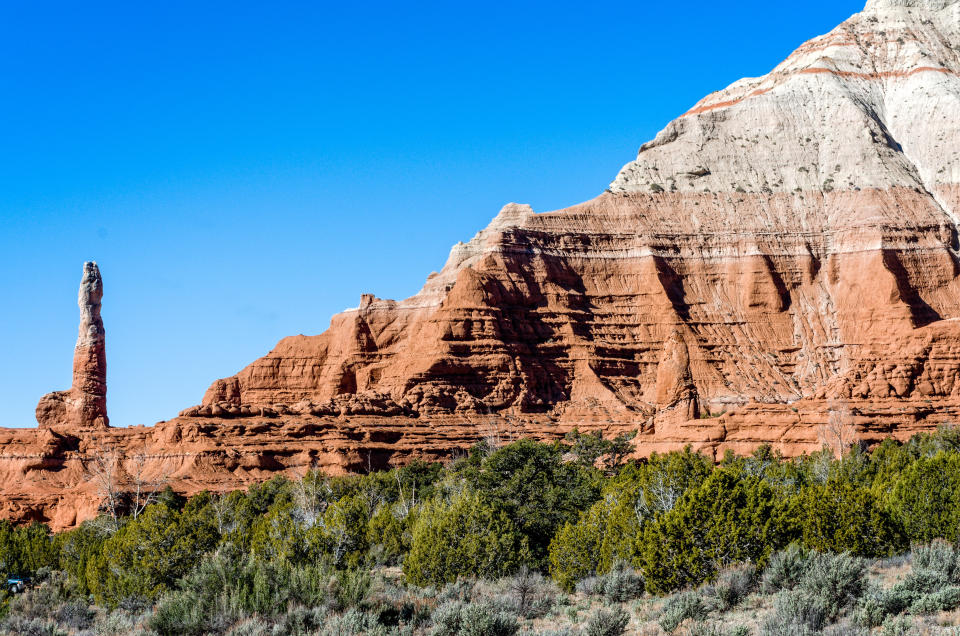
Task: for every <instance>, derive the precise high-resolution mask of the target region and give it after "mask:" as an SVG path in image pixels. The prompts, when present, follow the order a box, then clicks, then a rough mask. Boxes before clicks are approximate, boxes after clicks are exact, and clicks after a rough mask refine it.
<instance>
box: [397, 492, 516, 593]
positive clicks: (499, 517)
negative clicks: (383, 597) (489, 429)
mask: <svg viewBox="0 0 960 636" xmlns="http://www.w3.org/2000/svg"><path fill="white" fill-rule="evenodd" d="M530 558H531V557H530V550H529V547H528V544H527V538H526V537H525V536H524V535H523V534H522V533H521V532H520V531H519V530H518V529H517V527H516V525H514V523H513V522H512V521H511V520H510V519H509V518H508V517H507V515H506V514H505V513H503V512H498V511H496V510H495V509H494V508H493V507H492V506H491V505H490V504H488V503H487V501H486V500H485V499H484V498H481V497H480V496H479V495H476V494H470V493H464V494H462V495H460V496H458V497H457V498H456V499H454V500H453V501H452V502H451V503H449V504H446V503H444V502H442V501H434V502H431V503H428V504H426V505H425V506H424V508H423V510H422V511H421V513H420V515H419V518H418V519H417V522H416V524H415V525H414V528H413V541H412V544H411V548H410V553H409V554H408V555H407V558H406V559H404V562H403V573H404V574H405V575H406V577H407V579H408V580H409V581H410V582H411V583H414V584H415V585H431V584H432V585H438V584H442V583H446V582H450V581H455V580H456V579H457V578H458V577H460V576H465V575H471V576H477V577H481V578H499V577H502V576H505V575H508V574H511V573H513V572H515V571H517V569H519V568H520V566H521V565H523V564H524V563H527V562H529V561H530Z"/></svg>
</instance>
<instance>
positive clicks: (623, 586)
mask: <svg viewBox="0 0 960 636" xmlns="http://www.w3.org/2000/svg"><path fill="white" fill-rule="evenodd" d="M576 589H577V591H579V592H581V593H583V594H586V595H588V596H603V597H604V598H605V599H606V600H607V601H608V602H610V603H624V602H626V601H631V600H633V599H635V598H640V596H642V595H643V577H642V576H640V575H639V574H638V573H637V572H636V571H635V570H634V569H633V568H631V567H630V566H629V564H627V563H624V562H622V561H621V562H619V563H617V565H616V566H615V567H614V568H613V569H612V570H610V571H609V572H607V573H606V574H604V575H601V576H591V577H588V578H586V579H583V580H582V581H580V582H578V583H577V588H576Z"/></svg>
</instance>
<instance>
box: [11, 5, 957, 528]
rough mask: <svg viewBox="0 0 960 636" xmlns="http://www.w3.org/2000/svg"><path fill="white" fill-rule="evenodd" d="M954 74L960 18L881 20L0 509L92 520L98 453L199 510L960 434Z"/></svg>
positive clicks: (736, 95) (516, 216)
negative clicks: (304, 486) (580, 438)
mask: <svg viewBox="0 0 960 636" xmlns="http://www.w3.org/2000/svg"><path fill="white" fill-rule="evenodd" d="M958 72H960V1H958V0H871V1H870V2H869V3H868V5H867V8H866V9H865V10H864V11H863V12H862V13H859V14H857V15H855V16H853V17H851V18H850V19H849V20H847V21H846V22H844V23H843V24H841V25H840V26H839V27H837V28H836V29H834V30H833V31H832V32H830V33H829V34H827V35H824V36H821V37H819V38H815V39H814V40H811V41H810V42H808V43H806V44H804V45H803V46H801V47H800V48H799V49H798V50H797V51H796V52H794V53H793V54H792V55H791V56H790V57H789V58H788V59H787V60H786V61H784V62H783V63H782V64H780V65H779V66H778V67H777V68H776V69H774V70H773V71H772V72H771V73H770V74H768V75H766V76H764V77H762V78H756V79H745V80H741V81H739V82H737V83H735V84H733V85H732V86H730V87H728V88H727V89H725V90H723V91H720V92H718V93H714V94H712V95H710V96H708V97H706V98H705V99H704V100H702V101H701V102H700V103H699V104H697V105H696V106H695V107H694V108H692V109H691V110H690V111H689V112H687V113H686V114H684V115H683V116H681V117H680V118H679V119H677V120H675V121H674V122H672V123H671V124H670V125H669V126H667V128H666V129H664V131H663V132H661V133H660V134H659V135H658V136H657V138H656V139H655V140H653V141H652V142H650V143H648V144H645V145H644V146H643V147H642V148H641V149H640V152H639V154H638V156H637V158H636V159H635V160H634V161H632V162H631V163H629V164H627V165H626V166H624V168H623V169H622V170H621V171H620V173H619V174H618V175H617V177H616V179H615V180H614V181H613V183H612V184H611V186H610V188H609V190H608V191H607V192H606V193H604V194H602V195H601V196H599V197H597V198H596V199H594V200H592V201H588V202H586V203H583V204H581V205H577V206H574V207H571V208H567V209H564V210H558V211H553V212H545V213H540V214H535V213H534V212H533V211H532V210H531V209H530V208H529V207H527V206H522V205H513V204H511V205H508V206H506V207H505V208H504V209H503V210H501V212H500V213H499V214H498V215H497V217H496V218H495V219H494V220H493V222H492V223H491V224H490V225H489V226H488V227H487V228H486V229H484V230H483V231H481V232H480V233H478V234H477V235H476V236H475V237H474V238H473V239H472V240H470V241H469V242H468V243H465V244H458V245H457V246H455V247H454V248H453V250H452V252H451V254H450V258H449V260H448V262H447V264H446V266H445V267H444V268H443V270H442V271H441V272H440V273H439V274H436V275H432V276H431V277H430V278H429V279H428V280H427V282H426V284H425V285H424V287H423V289H422V291H421V292H420V293H419V294H417V295H416V296H414V297H412V298H409V299H407V300H404V301H400V302H395V301H388V300H380V299H376V298H373V297H372V296H369V295H365V296H363V297H362V298H361V302H360V305H359V307H357V308H356V309H353V310H350V311H347V312H344V313H342V314H340V315H338V316H335V317H334V318H333V321H332V323H331V325H330V328H329V329H328V330H327V331H326V332H324V333H323V334H321V335H318V336H294V337H290V338H286V339H284V340H282V341H281V342H280V343H278V344H277V346H276V347H275V348H274V350H273V351H271V352H270V353H269V354H268V355H266V356H265V357H263V358H261V359H259V360H256V361H254V362H253V363H251V364H250V365H249V366H248V367H246V368H245V369H243V370H242V371H240V372H239V373H238V374H237V375H235V376H232V377H230V378H225V379H223V380H218V381H216V382H215V383H214V384H213V385H212V386H211V387H210V388H209V389H208V391H207V393H206V395H205V396H204V398H203V402H202V404H201V405H200V406H197V407H192V408H189V409H186V410H185V411H184V412H183V413H181V416H180V417H178V418H176V419H175V420H172V421H170V422H165V423H161V424H158V425H157V426H156V427H151V428H136V429H108V430H105V431H101V432H100V433H98V437H97V438H96V440H95V439H94V438H93V437H92V434H90V433H88V432H83V431H81V430H79V429H77V428H76V427H72V426H71V422H69V421H67V420H63V419H61V420H59V421H60V422H62V424H58V425H52V426H49V427H48V429H49V430H45V431H40V432H37V431H7V432H3V433H2V435H0V472H2V473H3V474H4V475H5V476H6V477H7V479H5V480H4V484H3V485H0V501H2V502H5V503H4V505H5V506H6V513H7V514H8V515H10V516H14V517H20V518H23V517H29V516H36V517H41V518H48V519H53V520H54V522H55V524H57V525H60V526H64V525H70V524H71V523H74V522H75V521H76V519H77V518H79V517H82V516H88V515H89V514H92V511H93V507H94V506H95V502H96V493H95V492H94V490H93V486H92V485H91V482H90V480H89V477H88V476H86V475H87V473H86V472H85V468H84V467H85V465H88V464H89V457H90V454H91V452H93V451H94V450H96V449H97V448H102V447H104V445H106V446H107V447H110V448H119V449H127V450H126V451H125V452H126V456H125V458H121V459H119V460H118V464H119V465H120V469H121V470H120V472H121V473H124V472H127V473H128V472H130V470H132V468H131V461H132V460H131V459H130V458H131V457H132V454H133V453H135V452H136V453H139V454H142V455H145V456H148V457H149V458H150V462H149V465H148V469H149V471H152V474H154V475H155V476H156V477H157V478H163V479H166V480H168V481H170V482H171V483H172V484H173V485H174V486H175V487H176V488H179V489H181V490H184V491H188V492H192V491H196V490H199V489H201V488H215V489H226V488H235V487H238V486H240V485H242V484H245V483H248V482H250V481H254V480H259V479H262V478H265V477H267V476H269V475H270V474H272V473H274V472H276V471H279V470H288V471H302V470H304V469H306V468H307V467H308V466H311V465H316V466H320V467H323V468H325V469H327V470H330V471H344V470H362V469H366V468H370V467H379V466H383V465H385V464H386V463H387V462H389V461H404V460H406V459H407V458H409V457H411V456H426V457H429V458H436V457H444V456H447V455H449V454H450V453H451V452H453V451H455V450H457V449H461V448H463V447H464V446H466V445H469V444H470V443H472V442H473V441H475V440H476V439H478V438H480V437H484V436H487V435H490V434H496V435H498V436H500V437H510V436H517V437H519V436H524V435H533V436H538V437H544V438H547V437H555V436H558V435H562V434H563V433H564V432H566V431H567V430H570V429H571V428H572V427H574V426H579V427H580V428H581V429H591V428H601V429H603V430H605V431H607V432H609V433H614V434H615V433H618V432H625V431H638V432H639V435H638V436H637V438H636V448H637V452H638V453H639V454H648V453H649V452H652V451H653V450H665V449H669V448H676V447H679V446H681V445H683V444H686V443H692V444H693V445H694V446H695V447H697V448H701V449H704V450H705V451H707V452H713V453H722V452H723V451H724V450H726V449H733V450H736V451H740V452H744V451H749V450H750V449H752V448H754V447H755V446H756V445H758V444H760V443H771V444H773V445H774V446H775V447H777V448H779V449H780V450H782V451H783V452H785V453H787V454H796V453H800V452H804V451H809V450H815V449H819V448H820V447H821V446H822V445H824V444H828V445H831V446H832V445H838V446H842V445H845V444H847V443H850V442H852V441H853V440H854V439H855V438H860V439H862V440H865V441H868V442H870V441H876V440H878V439H881V438H882V437H884V436H888V435H895V436H898V437H907V436H909V435H911V434H912V433H914V432H916V431H918V430H923V429H927V428H930V427H933V426H936V425H938V424H941V423H944V422H950V421H956V418H957V415H958V412H960V379H958V373H960V320H958V319H960V260H958V249H960V244H958V237H957V225H956V221H957V215H958V214H960V77H958ZM78 351H79V349H78ZM78 355H79V354H78ZM103 416H104V421H105V411H104V412H103ZM38 418H39V409H38ZM130 449H134V450H130ZM75 492H80V493H83V495H82V497H83V499H82V504H79V505H78V504H75V503H74V502H73V501H71V500H70V497H71V496H72V493H75ZM78 515H79V517H78Z"/></svg>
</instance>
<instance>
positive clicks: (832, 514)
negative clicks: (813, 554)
mask: <svg viewBox="0 0 960 636" xmlns="http://www.w3.org/2000/svg"><path fill="white" fill-rule="evenodd" d="M802 519H803V523H802V528H803V529H802V532H803V542H804V544H805V545H806V546H807V547H810V548H813V549H814V550H817V551H820V552H826V551H831V552H850V553H852V554H856V555H859V556H885V555H890V554H894V553H896V552H897V551H899V550H902V549H904V548H905V547H906V542H905V541H904V538H903V535H902V534H901V532H900V528H899V525H898V524H897V523H896V522H895V521H894V520H893V519H892V518H891V517H890V515H889V514H888V512H887V511H886V509H885V508H884V507H883V506H882V505H881V503H880V500H879V498H878V497H877V496H876V495H875V494H874V492H873V491H872V490H870V489H869V488H864V487H858V486H857V485H856V484H853V483H850V482H848V481H840V480H839V479H831V480H830V481H828V482H827V483H826V484H822V485H815V486H813V487H811V488H809V489H807V491H806V493H805V494H804V503H803V513H802Z"/></svg>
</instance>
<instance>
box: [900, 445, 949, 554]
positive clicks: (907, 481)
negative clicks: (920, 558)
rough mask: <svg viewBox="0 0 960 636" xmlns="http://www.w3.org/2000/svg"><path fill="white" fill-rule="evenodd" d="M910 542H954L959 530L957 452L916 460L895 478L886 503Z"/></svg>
mask: <svg viewBox="0 0 960 636" xmlns="http://www.w3.org/2000/svg"><path fill="white" fill-rule="evenodd" d="M890 505H891V510H893V511H894V512H895V514H896V515H897V517H898V519H899V521H900V523H901V524H902V525H903V528H904V530H905V532H906V535H907V537H909V538H910V539H911V540H912V541H921V542H929V541H932V540H934V539H938V538H942V539H948V540H950V541H956V540H957V539H958V535H957V533H958V530H960V453H957V452H955V451H954V452H944V451H941V452H938V453H937V454H936V455H934V456H933V457H920V458H918V459H917V460H916V461H915V462H913V463H911V464H910V465H908V466H907V467H906V468H905V469H904V470H903V471H902V472H901V473H900V475H899V476H898V478H897V480H896V483H895V485H894V487H893V491H892V493H891V500H890Z"/></svg>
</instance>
